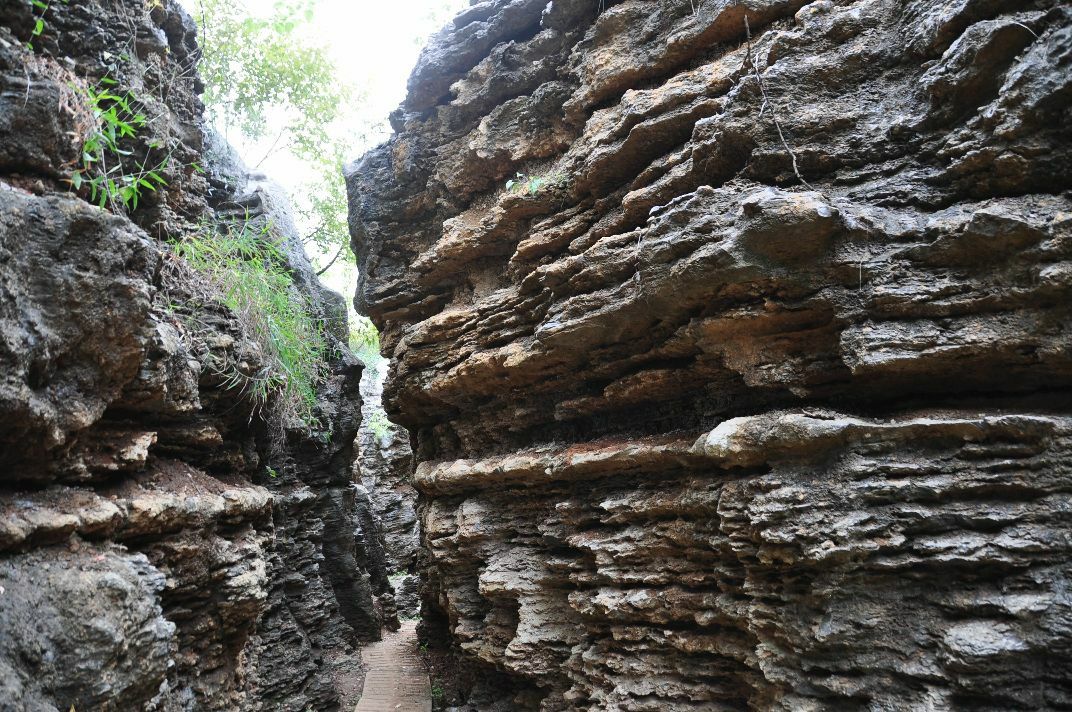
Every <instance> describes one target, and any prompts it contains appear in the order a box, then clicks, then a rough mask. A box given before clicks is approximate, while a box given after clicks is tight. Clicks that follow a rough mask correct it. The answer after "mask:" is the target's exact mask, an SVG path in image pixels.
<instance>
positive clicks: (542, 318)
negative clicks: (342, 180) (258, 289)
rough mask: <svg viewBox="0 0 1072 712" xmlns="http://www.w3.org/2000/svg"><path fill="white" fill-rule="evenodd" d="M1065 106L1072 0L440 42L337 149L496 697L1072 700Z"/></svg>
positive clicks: (446, 603) (534, 16) (966, 1)
mask: <svg viewBox="0 0 1072 712" xmlns="http://www.w3.org/2000/svg"><path fill="white" fill-rule="evenodd" d="M749 34H750V35H751V37H750V38H749ZM1070 106H1072V11H1070V10H1069V9H1068V8H1067V7H1066V6H1064V5H1063V4H1061V3H1057V2H1044V1H1039V2H1031V1H1027V2H1024V1H1020V0H1018V1H1015V2H1014V1H1012V0H958V2H950V3H932V2H925V1H923V0H900V1H898V0H857V1H855V2H854V1H851V0H841V1H832V0H815V1H814V2H804V1H803V0H790V1H786V0H747V1H745V2H723V1H721V0H705V1H704V2H690V1H689V0H666V1H665V2H643V1H641V0H624V1H623V2H607V3H597V2H594V1H587V0H586V1H581V0H575V1H571V0H555V2H554V3H547V2H545V1H544V0H489V1H487V2H480V3H476V4H474V5H473V6H472V7H471V8H470V9H469V10H467V11H466V12H465V13H463V14H462V15H460V16H459V17H458V18H457V19H456V20H455V22H454V24H453V26H452V27H448V28H447V29H446V30H445V31H444V32H442V33H441V34H440V35H439V36H437V38H436V39H435V40H433V42H432V44H431V45H430V47H429V48H427V49H426V51H425V53H424V54H423V55H422V60H421V62H420V63H419V65H418V68H417V70H416V71H415V73H414V75H413V77H412V79H411V82H410V95H409V97H408V99H407V100H406V103H405V104H403V106H402V107H401V109H400V111H399V112H397V113H396V114H395V115H394V117H393V121H394V127H395V130H396V135H395V136H394V137H393V138H392V139H391V141H390V142H389V143H387V144H385V145H384V146H383V147H381V148H379V149H377V150H376V151H373V152H372V153H370V154H369V155H367V156H366V157H365V158H364V159H362V160H361V161H360V162H358V163H356V164H354V165H353V166H351V168H350V169H349V172H348V182H349V188H350V196H351V228H352V232H353V236H354V244H355V247H356V248H357V250H358V253H359V254H360V255H362V259H363V265H362V267H363V269H362V273H363V274H362V281H361V283H360V285H359V291H358V295H357V301H358V304H359V307H361V308H362V309H363V310H366V311H367V312H368V313H369V314H371V315H372V317H373V318H374V320H375V321H376V322H377V323H378V324H379V325H381V326H382V327H383V329H384V334H383V342H384V345H385V351H386V352H387V353H388V355H390V356H392V358H393V361H392V372H391V374H390V378H389V380H388V384H387V388H386V402H387V408H388V411H389V413H390V414H391V416H392V419H393V420H396V421H397V422H399V423H401V424H403V425H405V426H406V427H408V428H409V429H410V431H411V432H412V433H413V440H414V446H415V447H414V452H415V458H416V460H417V462H418V468H417V476H416V483H417V486H418V489H419V490H420V491H421V493H422V500H423V502H422V504H421V513H422V520H423V522H422V523H423V528H424V531H423V543H424V548H425V554H424V555H425V556H426V557H427V568H426V571H425V572H424V574H425V590H424V599H425V600H424V605H425V613H426V615H427V616H428V617H429V619H441V620H443V621H444V625H445V627H446V629H447V632H448V633H449V634H450V636H451V639H452V640H453V641H454V642H455V643H456V644H457V646H458V648H459V649H460V650H461V651H462V654H463V655H464V656H465V657H466V658H467V659H468V660H469V661H471V662H475V663H476V664H478V665H483V666H485V667H487V668H488V669H489V670H490V669H494V670H495V671H497V672H498V673H500V674H499V675H498V676H492V678H490V679H495V680H497V681H499V687H498V689H490V688H487V687H485V688H484V689H476V690H474V692H473V695H474V697H473V699H474V700H477V699H479V700H481V701H480V702H479V703H474V706H475V707H478V708H480V709H493V708H494V703H493V702H492V700H494V699H495V698H496V697H497V698H498V703H499V704H501V705H502V706H503V708H504V709H513V708H522V709H528V708H540V709H544V710H556V709H585V710H653V711H654V710H660V711H662V710H700V709H703V710H714V709H741V708H746V707H751V708H754V709H784V710H807V709H951V708H957V709H1064V708H1069V707H1070V706H1072V683H1070V682H1069V681H1070V680H1072V663H1070V660H1072V658H1070V656H1069V652H1070V651H1072V625H1070V620H1072V610H1070V605H1072V604H1070V599H1069V596H1068V590H1069V578H1070V575H1072V557H1070V554H1072V551H1070V548H1072V518H1070V516H1069V509H1070V506H1072V496H1070V495H1072V408H1070V407H1069V403H1070V402H1072V307H1070V305H1072V200H1070V197H1069V193H1068V191H1069V188H1070V187H1072V141H1070V139H1069V136H1072V111H1070ZM508 180H513V183H511V184H510V185H509V186H507V185H506V183H507V181H508Z"/></svg>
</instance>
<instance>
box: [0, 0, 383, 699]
mask: <svg viewBox="0 0 1072 712" xmlns="http://www.w3.org/2000/svg"><path fill="white" fill-rule="evenodd" d="M38 15H39V9H35V7H34V5H33V4H32V3H30V2H21V0H20V1H19V2H4V3H3V4H2V7H0V145H2V147H0V710H4V711H5V712H7V711H9V710H10V711H11V712H16V711H17V712H22V711H24V710H35V711H36V710H41V711H46V710H59V711H61V712H68V711H69V710H114V711H115V712H128V711H131V710H158V711H166V712H179V711H192V710H228V711H230V710H273V711H275V710H310V709H315V710H332V709H338V708H340V707H341V706H345V705H346V704H347V703H348V702H350V700H347V699H344V696H345V689H347V688H353V687H354V685H353V684H349V685H348V686H347V685H344V684H342V683H341V678H343V677H345V676H351V677H352V676H353V675H355V674H356V673H357V672H358V671H359V669H360V660H359V656H358V653H357V646H358V644H359V642H360V641H362V640H370V639H378V637H379V635H380V623H381V620H380V616H379V614H378V612H377V611H376V608H375V605H374V601H373V592H372V591H371V589H370V586H369V583H368V576H367V571H366V570H365V569H364V568H363V567H362V562H363V561H364V558H365V552H364V549H363V545H362V543H361V542H360V541H359V540H358V539H357V537H356V536H355V529H356V528H357V526H358V522H357V519H358V517H359V515H360V514H361V512H362V511H363V510H361V509H360V508H359V506H358V503H357V500H356V493H355V491H354V487H353V481H352V474H351V463H352V462H353V460H354V458H355V456H356V454H355V449H354V441H355V438H356V435H357V430H358V427H359V424H360V422H361V401H360V393H359V382H360V378H361V373H362V367H361V364H360V363H359V362H358V361H357V360H356V359H354V358H353V357H352V356H351V355H350V354H349V352H348V350H347V349H346V347H345V346H344V344H345V339H346V338H347V328H346V315H345V307H344V303H343V301H342V298H341V297H340V296H339V295H335V294H333V293H331V292H329V291H328V290H326V289H324V288H323V287H322V286H321V285H320V284H319V282H318V281H317V280H316V277H315V274H314V272H313V270H312V268H311V266H310V264H309V261H308V259H307V258H306V257H305V255H304V253H303V252H302V248H301V243H300V240H299V236H298V234H297V232H296V231H295V229H294V226H293V223H292V221H291V220H290V219H289V215H288V212H287V210H288V209H287V205H286V200H285V196H281V195H280V194H279V192H278V190H277V189H275V188H273V187H272V186H271V185H270V183H269V182H268V181H266V180H264V178H263V176H251V175H249V173H248V171H247V170H246V169H245V168H244V167H242V166H241V165H239V164H238V163H236V162H235V161H234V160H233V157H229V156H228V154H227V149H226V148H225V147H223V146H222V145H220V144H219V142H218V139H216V138H215V137H213V136H212V135H211V134H210V133H208V132H207V131H206V127H205V126H204V123H203V120H202V107H201V104H200V100H199V99H198V92H199V91H200V87H199V83H200V81H199V79H198V78H197V75H196V72H195V71H194V61H195V59H196V55H197V51H198V50H197V46H196V42H195V33H194V25H193V22H192V20H191V19H190V18H189V16H188V15H187V14H186V13H185V12H184V11H183V10H182V9H181V8H180V7H179V6H178V5H177V4H176V3H174V2H171V1H170V0H164V1H163V2H153V3H114V2H98V1H96V0H85V1H82V0H78V1H74V0H72V2H70V3H66V2H64V3H60V2H55V3H51V4H50V7H49V9H48V13H47V17H46V25H45V30H44V32H43V33H42V34H41V35H40V36H39V37H35V38H33V42H34V50H33V51H32V52H31V51H30V50H29V49H27V47H26V44H25V43H26V41H27V40H29V39H30V33H31V31H32V29H33V28H34V25H35V17H37V16H38ZM106 76H107V77H109V78H110V80H111V81H114V82H115V85H114V86H117V87H119V88H118V89H116V90H115V91H119V92H125V91H130V92H132V94H133V95H134V96H135V97H137V98H136V100H134V101H136V102H137V106H138V107H139V108H140V109H143V110H144V111H145V113H146V114H147V115H152V116H153V117H155V118H154V119H153V120H152V121H151V122H149V123H148V124H147V125H146V126H145V127H144V130H143V131H141V132H140V133H139V135H138V137H137V139H136V140H137V141H139V142H140V143H139V145H138V146H137V147H136V148H137V151H138V152H137V155H136V158H140V157H142V156H150V157H151V156H156V158H151V159H150V158H146V159H145V160H156V159H157V158H159V156H160V153H153V152H156V151H160V152H164V151H166V153H167V155H168V156H169V157H170V160H169V163H168V166H167V168H166V169H161V170H162V171H163V172H164V177H165V178H166V181H167V184H166V186H160V187H159V189H158V190H156V191H154V192H151V193H150V192H149V191H145V195H144V196H143V200H142V201H141V202H140V204H139V205H138V206H137V208H136V209H133V210H130V211H129V212H128V211H125V210H122V209H117V210H111V211H109V210H102V209H100V208H98V207H96V206H95V205H91V204H90V203H89V202H88V201H87V199H88V198H89V197H91V196H90V195H88V190H83V191H82V192H81V193H80V194H76V193H75V192H73V191H72V190H71V186H70V185H69V184H68V183H66V182H65V179H67V178H68V177H69V175H70V171H71V170H72V168H73V167H74V165H75V161H76V160H77V157H78V156H79V153H78V151H79V149H80V142H81V140H83V139H84V138H85V132H86V131H88V130H90V129H91V128H92V124H87V123H86V122H87V121H92V114H91V113H90V114H88V117H87V112H89V108H88V107H87V105H86V103H85V102H86V99H85V94H84V89H85V88H86V87H87V86H94V85H98V86H112V85H103V84H98V83H99V82H101V80H102V78H103V77H106ZM146 152H148V153H146ZM195 163H196V164H197V165H196V166H195ZM199 169H200V170H199ZM234 219H241V220H249V221H250V222H252V223H255V224H256V225H257V226H258V228H263V230H262V231H260V232H259V233H258V234H261V235H262V236H263V238H264V239H268V240H271V241H272V242H273V243H275V244H276V245H277V247H278V248H279V250H280V252H281V253H282V254H283V256H284V259H285V262H286V265H285V266H286V267H287V268H288V269H289V271H290V273H291V275H292V277H293V282H294V286H293V289H294V290H295V294H297V295H300V296H301V298H303V299H305V300H306V301H307V303H308V304H309V305H310V307H311V309H312V310H313V312H314V313H315V314H316V315H317V316H318V317H319V318H320V319H321V320H322V321H323V324H324V328H325V333H326V337H327V338H328V340H329V344H328V345H329V348H330V350H331V351H332V352H333V353H335V354H336V355H335V356H333V357H332V359H331V363H330V364H329V368H328V373H327V374H326V375H325V378H324V379H323V383H321V384H320V389H319V394H318V396H319V397H318V401H317V403H316V408H315V415H316V416H317V418H318V419H319V423H320V425H319V426H315V425H314V424H312V423H299V422H295V421H293V419H292V420H280V421H278V422H272V423H271V425H269V424H266V422H265V420H264V418H263V417H262V416H263V415H264V413H265V408H266V407H265V404H263V403H259V402H258V401H257V400H256V399H255V398H253V397H252V396H251V395H250V390H249V389H248V388H247V387H245V384H247V383H248V379H251V378H253V377H255V376H256V375H257V374H258V373H259V371H260V370H261V369H262V368H263V367H264V365H265V359H264V354H263V351H262V348H261V346H260V345H259V344H258V342H257V341H256V340H255V339H253V338H251V337H250V334H249V332H248V329H247V327H246V326H245V325H244V324H243V321H242V320H241V319H240V318H239V317H238V316H237V315H236V314H235V313H233V312H231V311H230V310H229V309H227V308H226V307H225V306H223V304H222V302H219V301H218V300H213V299H211V298H209V297H206V292H205V290H204V284H203V283H199V282H198V281H197V279H196V277H195V275H193V274H192V273H191V272H190V271H189V268H188V267H184V266H183V263H182V262H181V260H179V259H178V258H177V257H176V255H175V253H174V252H173V251H172V250H171V248H170V247H169V246H168V241H172V240H181V239H182V238H183V237H184V236H186V235H188V234H190V233H193V232H195V231H205V230H211V229H212V228H211V227H208V226H210V225H211V224H212V223H213V222H226V221H230V220H234ZM267 408H271V404H268V406H267Z"/></svg>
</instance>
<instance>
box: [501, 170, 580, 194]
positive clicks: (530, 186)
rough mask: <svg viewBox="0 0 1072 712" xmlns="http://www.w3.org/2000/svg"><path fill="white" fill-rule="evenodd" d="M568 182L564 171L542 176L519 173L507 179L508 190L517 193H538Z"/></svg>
mask: <svg viewBox="0 0 1072 712" xmlns="http://www.w3.org/2000/svg"><path fill="white" fill-rule="evenodd" d="M565 184H566V175H565V174H564V173H549V174H547V175H542V176H530V175H525V174H524V173H518V174H517V175H516V176H515V177H514V178H511V179H510V180H508V181H506V190H507V191H509V192H511V193H514V194H516V195H536V194H537V193H539V192H540V191H541V190H543V189H545V188H547V189H550V188H558V187H561V186H564V185H565Z"/></svg>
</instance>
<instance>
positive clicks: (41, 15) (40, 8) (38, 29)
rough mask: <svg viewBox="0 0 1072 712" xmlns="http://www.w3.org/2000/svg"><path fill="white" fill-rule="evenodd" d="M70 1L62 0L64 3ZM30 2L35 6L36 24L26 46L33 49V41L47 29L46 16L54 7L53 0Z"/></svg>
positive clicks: (32, 0)
mask: <svg viewBox="0 0 1072 712" xmlns="http://www.w3.org/2000/svg"><path fill="white" fill-rule="evenodd" d="M70 1H71V0H60V2H62V3H63V4H64V5H66V4H68V3H69V2H70ZM30 4H31V5H33V8H34V26H33V29H32V30H30V41H29V42H27V43H26V47H27V48H28V49H31V50H32V49H33V48H34V46H33V41H34V40H35V39H37V38H38V37H40V36H41V35H42V33H44V31H45V16H46V15H47V14H48V11H49V9H51V8H52V0H30Z"/></svg>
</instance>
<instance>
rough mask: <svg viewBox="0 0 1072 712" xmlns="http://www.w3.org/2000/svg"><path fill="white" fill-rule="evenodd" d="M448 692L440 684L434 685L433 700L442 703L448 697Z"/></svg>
mask: <svg viewBox="0 0 1072 712" xmlns="http://www.w3.org/2000/svg"><path fill="white" fill-rule="evenodd" d="M446 694H447V693H446V692H445V691H444V690H443V686H442V685H440V684H439V683H436V684H434V685H432V699H433V700H435V701H437V702H438V701H442V699H443V698H444V697H445V696H446Z"/></svg>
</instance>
